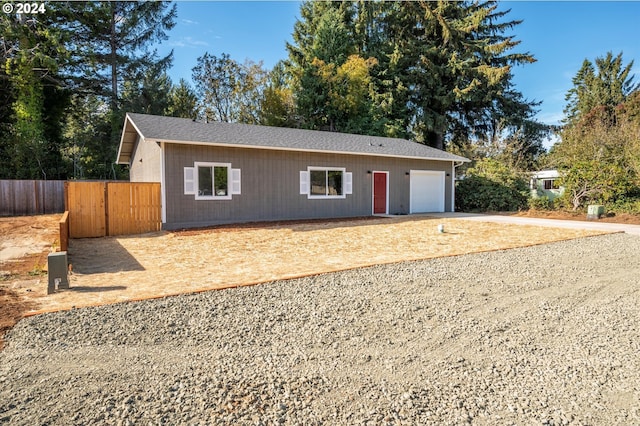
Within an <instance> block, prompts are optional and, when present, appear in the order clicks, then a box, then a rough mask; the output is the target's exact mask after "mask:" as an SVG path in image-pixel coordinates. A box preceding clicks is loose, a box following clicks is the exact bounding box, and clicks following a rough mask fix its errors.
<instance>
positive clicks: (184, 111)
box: [167, 78, 198, 119]
mask: <svg viewBox="0 0 640 426" xmlns="http://www.w3.org/2000/svg"><path fill="white" fill-rule="evenodd" d="M197 103H198V97H197V96H196V93H195V92H194V91H193V89H192V88H191V86H190V85H189V83H187V81H186V80H185V79H184V78H181V79H180V81H179V82H178V84H177V85H176V86H173V87H172V88H171V93H170V94H169V108H168V110H167V113H168V114H169V115H170V116H172V117H181V118H191V119H195V118H196V117H197Z"/></svg>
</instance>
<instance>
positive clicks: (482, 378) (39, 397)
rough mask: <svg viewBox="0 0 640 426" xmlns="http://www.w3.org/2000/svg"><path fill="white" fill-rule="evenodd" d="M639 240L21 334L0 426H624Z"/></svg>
mask: <svg viewBox="0 0 640 426" xmlns="http://www.w3.org/2000/svg"><path fill="white" fill-rule="evenodd" d="M639 253H640V237H636V236H630V235H626V234H614V235H605V236H598V237H589V238H582V239H577V240H572V241H564V242H559V243H553V244H545V245H540V246H534V247H528V248H521V249H511V250H505V251H498V252H490V253H480V254H472V255H464V256H456V257H449V258H440V259H431V260H425V261H417V262H404V263H398V264H392V265H385V266H374V267H370V268H362V269H356V270H351V271H346V272H338V273H331V274H325V275H320V276H316V277H310V278H304V279H298V280H291V281H281V282H274V283H270V284H266V285H260V286H255V287H245V288H238V289H232V290H224V291H217V292H208V293H201V294H198V295H190V296H179V297H174V298H167V299H162V300H155V301H146V302H139V303H127V304H119V305H112V306H104V307H100V308H84V309H76V310H73V311H67V312H60V313H56V314H45V315H39V316H36V317H32V318H28V319H25V320H22V321H21V322H19V323H18V325H17V326H16V327H15V328H14V329H13V330H12V331H11V332H10V333H9V335H8V336H7V346H6V348H5V349H4V351H2V352H0V423H3V422H6V423H8V424H12V425H14V424H15V425H35V424H60V425H62V424H64V425H70V424H78V425H80V424H83V425H85V424H170V425H174V424H304V425H309V424H340V425H344V424H376V425H377V424H391V425H395V424H434V425H435V424H438V425H440V424H467V423H468V424H477V425H485V424H486V425H493V424H547V425H551V424H580V425H582V424H591V425H593V424H597V425H601V424H604V425H608V424H620V425H629V424H636V425H637V424H640V355H639V354H640V327H639V322H638V321H639V320H638V318H639V317H640V312H639V308H638V306H640V257H639Z"/></svg>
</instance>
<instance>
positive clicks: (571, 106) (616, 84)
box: [564, 52, 640, 123]
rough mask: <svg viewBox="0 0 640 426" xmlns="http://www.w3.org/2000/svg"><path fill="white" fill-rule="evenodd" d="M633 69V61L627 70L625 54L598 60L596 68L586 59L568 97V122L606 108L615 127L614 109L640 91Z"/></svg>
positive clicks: (566, 112)
mask: <svg viewBox="0 0 640 426" xmlns="http://www.w3.org/2000/svg"><path fill="white" fill-rule="evenodd" d="M632 68H633V61H631V62H629V63H628V64H627V65H625V66H623V61H622V52H621V53H619V54H618V55H617V56H616V57H614V56H613V53H611V52H607V54H606V56H604V57H598V58H596V60H595V66H594V64H593V63H592V62H591V61H589V60H588V59H585V60H584V62H583V63H582V67H581V68H580V70H578V72H577V74H576V76H575V77H574V78H573V87H572V88H571V89H570V90H569V92H568V93H567V95H566V97H565V100H566V101H567V102H568V103H567V106H566V107H565V110H564V113H565V116H566V117H565V122H566V123H572V122H574V121H576V120H577V119H579V118H580V117H582V116H584V115H586V114H588V113H589V112H591V111H592V110H593V109H594V108H597V107H602V108H604V109H605V110H606V111H607V120H609V121H610V122H611V123H613V122H614V121H615V117H614V108H615V107H616V106H618V105H620V104H622V103H623V102H624V101H626V99H627V97H628V96H629V95H630V94H631V93H633V92H634V91H636V90H638V88H639V87H640V84H638V83H634V82H633V79H634V76H633V75H632V74H631V69H632Z"/></svg>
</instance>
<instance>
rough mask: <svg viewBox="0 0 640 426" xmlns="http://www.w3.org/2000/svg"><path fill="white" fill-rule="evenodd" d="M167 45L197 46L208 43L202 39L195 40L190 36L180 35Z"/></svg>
mask: <svg viewBox="0 0 640 426" xmlns="http://www.w3.org/2000/svg"><path fill="white" fill-rule="evenodd" d="M169 45H170V46H171V47H199V46H208V45H209V43H207V42H206V41H204V40H197V39H194V38H193V37H191V36H187V37H181V38H180V39H178V40H172V41H170V42H169Z"/></svg>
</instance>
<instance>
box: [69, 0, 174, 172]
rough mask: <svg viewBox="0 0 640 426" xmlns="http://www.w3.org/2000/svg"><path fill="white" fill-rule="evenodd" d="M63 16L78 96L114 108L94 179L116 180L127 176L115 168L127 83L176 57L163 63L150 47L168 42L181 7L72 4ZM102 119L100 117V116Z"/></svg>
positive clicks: (161, 3)
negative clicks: (93, 96)
mask: <svg viewBox="0 0 640 426" xmlns="http://www.w3.org/2000/svg"><path fill="white" fill-rule="evenodd" d="M63 12H64V14H63V16H64V17H65V18H66V19H67V23H66V25H65V30H66V31H68V34H70V40H69V42H68V49H69V51H70V52H71V54H72V55H71V63H70V68H71V75H72V77H73V82H74V88H75V90H76V92H78V93H83V94H86V95H95V96H99V97H102V98H103V99H104V100H105V101H106V103H107V105H108V108H109V111H108V114H106V115H100V117H102V118H106V119H108V120H109V123H108V124H109V126H104V125H102V124H96V128H97V129H102V130H104V131H105V133H103V134H100V135H95V136H94V137H95V138H98V139H100V140H101V143H102V144H103V145H104V147H103V148H101V149H99V151H98V152H96V153H94V155H93V158H92V160H93V162H95V163H96V164H95V167H91V168H90V169H91V170H92V171H93V173H97V174H96V175H94V176H91V177H98V178H106V177H111V178H116V177H119V176H122V175H123V173H124V172H123V171H122V170H120V168H119V167H117V166H115V165H114V161H115V156H116V152H117V146H118V142H119V139H120V132H121V130H122V120H123V115H124V111H122V104H121V94H122V91H123V90H124V84H125V81H138V80H139V81H141V80H142V79H143V78H144V75H145V74H146V73H147V72H149V70H150V69H151V68H154V69H156V70H157V69H160V70H162V71H164V70H166V68H167V67H168V66H169V65H170V63H171V60H172V54H173V52H172V53H170V54H169V55H167V56H165V57H163V58H158V56H157V53H156V51H151V50H150V46H152V45H153V44H155V43H158V42H162V41H164V40H166V39H167V38H168V36H167V32H168V31H169V30H171V29H172V28H173V26H174V25H175V18H176V5H175V4H174V5H171V2H169V1H153V2H150V1H98V2H67V3H65V8H64V11H63ZM96 118H97V117H96Z"/></svg>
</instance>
